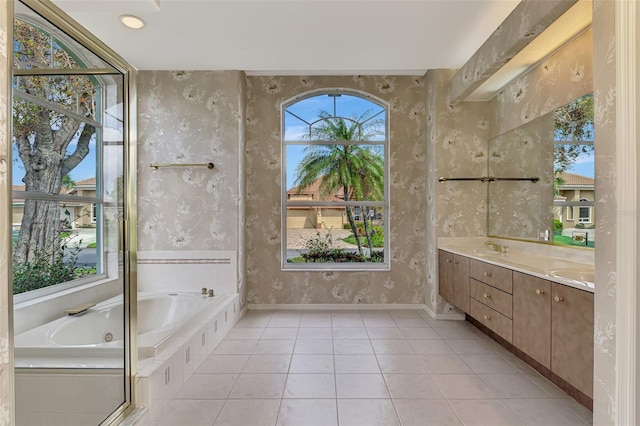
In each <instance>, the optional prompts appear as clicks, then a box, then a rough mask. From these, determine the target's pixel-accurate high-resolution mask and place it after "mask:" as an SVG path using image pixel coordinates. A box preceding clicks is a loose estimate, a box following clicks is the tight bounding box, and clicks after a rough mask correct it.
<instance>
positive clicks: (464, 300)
mask: <svg viewBox="0 0 640 426" xmlns="http://www.w3.org/2000/svg"><path fill="white" fill-rule="evenodd" d="M453 304H454V305H456V306H457V307H458V308H460V309H461V310H462V311H464V312H469V258H467V257H464V256H459V255H457V254H454V255H453Z"/></svg>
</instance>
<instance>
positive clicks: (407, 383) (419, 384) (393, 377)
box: [384, 374, 444, 399]
mask: <svg viewBox="0 0 640 426" xmlns="http://www.w3.org/2000/svg"><path fill="white" fill-rule="evenodd" d="M384 378H385V381H386V383H387V388H388V389H389V394H390V395H391V398H393V399H397V398H417V399H441V398H444V396H443V395H442V392H440V389H439V388H438V386H436V384H435V382H434V381H433V379H432V378H431V377H430V376H429V375H428V374H385V375H384Z"/></svg>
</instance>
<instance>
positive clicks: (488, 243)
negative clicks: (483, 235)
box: [484, 241, 502, 253]
mask: <svg viewBox="0 0 640 426" xmlns="http://www.w3.org/2000/svg"><path fill="white" fill-rule="evenodd" d="M484 245H485V246H491V248H492V249H493V251H495V252H498V253H502V246H501V245H500V244H497V243H494V242H493V241H486V242H485V243H484Z"/></svg>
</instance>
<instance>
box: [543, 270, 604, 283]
mask: <svg viewBox="0 0 640 426" xmlns="http://www.w3.org/2000/svg"><path fill="white" fill-rule="evenodd" d="M547 274H548V275H551V276H552V277H557V278H568V279H570V280H575V281H582V282H588V283H592V282H594V272H593V271H590V270H582V269H574V268H561V269H551V270H549V271H547Z"/></svg>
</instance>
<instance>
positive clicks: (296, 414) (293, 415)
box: [277, 399, 338, 426]
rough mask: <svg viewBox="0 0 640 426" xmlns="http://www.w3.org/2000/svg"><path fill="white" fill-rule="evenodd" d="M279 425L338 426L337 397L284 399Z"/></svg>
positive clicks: (279, 414) (279, 415)
mask: <svg viewBox="0 0 640 426" xmlns="http://www.w3.org/2000/svg"><path fill="white" fill-rule="evenodd" d="M277 426H338V408H337V405H336V400H335V399H283V400H282V404H281V405H280V412H279V413H278V422H277Z"/></svg>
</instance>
